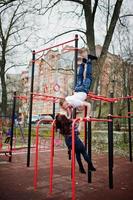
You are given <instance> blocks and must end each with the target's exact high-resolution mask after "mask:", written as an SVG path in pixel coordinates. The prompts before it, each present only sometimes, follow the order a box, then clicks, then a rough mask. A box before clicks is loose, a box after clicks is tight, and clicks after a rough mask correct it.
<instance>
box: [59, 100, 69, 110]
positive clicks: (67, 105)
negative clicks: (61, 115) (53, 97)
mask: <svg viewBox="0 0 133 200" xmlns="http://www.w3.org/2000/svg"><path fill="white" fill-rule="evenodd" d="M59 105H60V106H61V108H63V109H64V110H67V109H68V107H69V103H68V102H67V101H66V100H65V99H61V100H60V102H59Z"/></svg>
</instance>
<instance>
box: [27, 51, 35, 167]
mask: <svg viewBox="0 0 133 200" xmlns="http://www.w3.org/2000/svg"><path fill="white" fill-rule="evenodd" d="M34 68H35V51H32V72H31V89H30V109H29V126H28V149H27V167H29V166H30V148H31V119H32V104H33V86H34Z"/></svg>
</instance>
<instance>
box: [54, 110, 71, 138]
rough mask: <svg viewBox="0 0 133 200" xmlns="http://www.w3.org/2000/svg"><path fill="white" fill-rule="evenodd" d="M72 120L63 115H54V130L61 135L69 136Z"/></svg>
mask: <svg viewBox="0 0 133 200" xmlns="http://www.w3.org/2000/svg"><path fill="white" fill-rule="evenodd" d="M71 127H72V120H71V119H68V118H67V117H66V116H65V115H63V114H57V115H56V129H59V130H60V133H61V134H62V135H71V132H72V129H71Z"/></svg>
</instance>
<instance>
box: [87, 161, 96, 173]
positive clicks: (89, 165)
mask: <svg viewBox="0 0 133 200" xmlns="http://www.w3.org/2000/svg"><path fill="white" fill-rule="evenodd" d="M88 167H89V171H93V172H95V171H96V168H95V167H94V166H93V164H92V163H90V164H88Z"/></svg>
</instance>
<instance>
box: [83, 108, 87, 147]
mask: <svg viewBox="0 0 133 200" xmlns="http://www.w3.org/2000/svg"><path fill="white" fill-rule="evenodd" d="M86 116H87V106H85V110H84V117H86ZM84 144H85V150H87V121H86V120H85V121H84Z"/></svg>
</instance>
